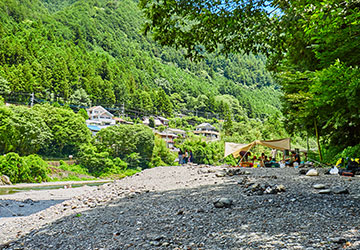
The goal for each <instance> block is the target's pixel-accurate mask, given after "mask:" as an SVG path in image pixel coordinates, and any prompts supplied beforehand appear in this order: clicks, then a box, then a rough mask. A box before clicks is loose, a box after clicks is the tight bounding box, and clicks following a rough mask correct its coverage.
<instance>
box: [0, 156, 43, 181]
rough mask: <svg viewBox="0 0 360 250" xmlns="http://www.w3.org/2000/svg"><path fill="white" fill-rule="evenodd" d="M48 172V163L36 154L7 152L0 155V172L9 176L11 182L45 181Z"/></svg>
mask: <svg viewBox="0 0 360 250" xmlns="http://www.w3.org/2000/svg"><path fill="white" fill-rule="evenodd" d="M48 173H49V169H48V164H47V163H46V162H45V161H44V160H43V159H41V158H40V157H39V156H38V155H29V156H26V157H20V156H19V155H18V154H16V153H8V154H6V155H5V156H1V157H0V174H4V175H7V176H9V178H10V180H11V182H12V183H20V182H42V181H47V180H49V178H48V176H47V174H48Z"/></svg>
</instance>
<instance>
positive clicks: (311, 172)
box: [306, 169, 319, 176]
mask: <svg viewBox="0 0 360 250" xmlns="http://www.w3.org/2000/svg"><path fill="white" fill-rule="evenodd" d="M318 175H319V172H318V171H317V170H316V169H310V170H309V171H307V173H306V176H318Z"/></svg>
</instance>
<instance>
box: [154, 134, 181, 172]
mask: <svg viewBox="0 0 360 250" xmlns="http://www.w3.org/2000/svg"><path fill="white" fill-rule="evenodd" d="M175 158H176V155H175V154H173V153H171V152H170V150H169V149H168V148H167V147H166V142H165V141H164V140H163V139H161V138H159V137H157V136H155V146H154V152H153V155H152V159H151V165H152V167H158V166H171V165H174V164H175V163H174V161H175Z"/></svg>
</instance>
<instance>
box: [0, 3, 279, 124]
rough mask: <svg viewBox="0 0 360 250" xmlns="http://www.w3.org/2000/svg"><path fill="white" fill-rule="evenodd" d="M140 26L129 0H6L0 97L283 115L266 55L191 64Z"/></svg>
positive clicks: (1, 20)
mask: <svg viewBox="0 0 360 250" xmlns="http://www.w3.org/2000/svg"><path fill="white" fill-rule="evenodd" d="M143 23H144V19H143V17H142V15H141V12H140V11H139V9H138V6H137V2H136V1H131V0H124V1H107V0H68V1H59V0H4V1H1V3H0V37H1V38H0V77H1V78H0V91H1V92H2V93H3V96H4V97H5V98H6V99H7V100H9V101H11V100H13V101H23V102H26V101H28V100H29V95H28V94H25V93H32V92H34V93H35V97H36V98H38V99H41V100H50V101H58V102H60V103H70V104H74V105H84V106H89V105H90V104H92V105H98V104H101V105H103V106H105V107H115V106H116V105H122V104H124V106H125V109H132V110H133V111H138V112H147V113H160V114H164V115H173V114H174V113H178V112H180V110H191V111H194V112H196V111H197V114H198V115H202V116H205V117H206V116H209V115H211V114H214V113H218V114H220V115H221V114H223V115H224V114H225V112H224V109H226V108H225V107H224V106H226V105H227V106H229V108H230V110H231V111H232V113H233V114H240V115H242V116H249V117H260V118H264V117H266V116H268V115H271V114H275V113H278V110H279V108H280V101H279V97H280V96H281V92H280V91H279V90H278V89H277V88H278V87H277V86H276V84H275V82H274V80H273V78H272V77H271V75H270V73H269V72H268V71H266V69H265V63H266V60H265V57H263V56H254V55H252V54H250V55H230V56H229V58H225V57H224V56H222V55H217V56H216V54H215V53H214V54H213V55H210V56H209V57H208V59H206V60H205V61H201V62H198V63H195V62H191V61H190V60H189V59H185V57H184V53H183V52H181V51H176V50H175V49H173V48H162V47H160V46H159V45H157V44H156V43H154V42H153V41H151V40H150V38H149V37H145V36H143V35H141V32H140V30H141V27H142V24H143ZM6 89H7V91H8V92H7V93H5V90H6ZM10 91H11V93H10ZM84 91H85V92H84ZM20 93H22V94H20ZM80 93H82V94H80ZM79 96H80V97H79ZM87 97H88V98H87ZM79 99H80V100H79ZM159 100H160V101H159ZM164 102H165V106H166V108H163V107H162V106H164V104H163V103H164ZM205 112H206V113H205ZM207 113H208V114H207Z"/></svg>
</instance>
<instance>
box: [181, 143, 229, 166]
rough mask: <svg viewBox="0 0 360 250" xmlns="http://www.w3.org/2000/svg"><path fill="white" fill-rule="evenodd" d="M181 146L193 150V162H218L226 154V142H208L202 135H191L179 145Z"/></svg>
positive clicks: (183, 149)
mask: <svg viewBox="0 0 360 250" xmlns="http://www.w3.org/2000/svg"><path fill="white" fill-rule="evenodd" d="M178 146H179V148H180V149H181V150H182V151H183V152H185V150H188V151H190V150H191V151H192V152H193V162H194V163H198V164H217V163H218V161H219V160H221V159H222V157H223V155H224V142H222V141H216V142H208V143H207V142H206V141H204V140H203V138H201V137H200V136H191V137H188V138H186V140H185V141H184V142H183V143H182V144H181V145H178Z"/></svg>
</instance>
